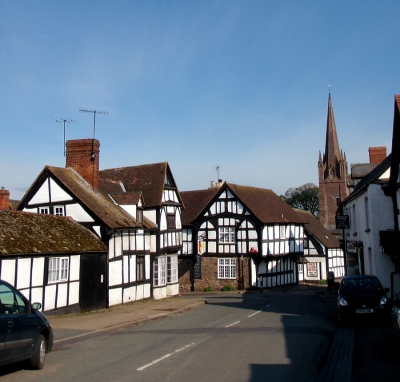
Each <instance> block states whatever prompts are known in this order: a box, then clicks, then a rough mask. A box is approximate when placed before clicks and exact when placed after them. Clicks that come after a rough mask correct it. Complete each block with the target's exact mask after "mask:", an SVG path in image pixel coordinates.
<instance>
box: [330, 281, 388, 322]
mask: <svg viewBox="0 0 400 382" xmlns="http://www.w3.org/2000/svg"><path fill="white" fill-rule="evenodd" d="M387 292H389V288H383V287H382V284H381V283H380V281H379V279H378V278H377V277H376V276H372V275H355V276H345V277H343V279H342V281H341V283H340V286H339V290H338V300H337V306H338V310H339V321H340V322H341V323H346V322H348V321H350V320H358V319H361V318H362V317H377V316H379V317H380V318H381V319H385V317H387V318H389V316H390V304H389V299H388V297H387V296H386V293H387Z"/></svg>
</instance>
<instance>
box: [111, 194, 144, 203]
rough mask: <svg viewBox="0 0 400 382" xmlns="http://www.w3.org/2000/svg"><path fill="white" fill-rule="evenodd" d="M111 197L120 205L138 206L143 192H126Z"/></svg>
mask: <svg viewBox="0 0 400 382" xmlns="http://www.w3.org/2000/svg"><path fill="white" fill-rule="evenodd" d="M110 195H111V197H112V198H113V199H114V200H115V201H116V202H117V203H118V204H119V205H120V206H123V205H137V204H138V203H139V200H140V196H141V195H142V193H141V192H126V193H120V194H110Z"/></svg>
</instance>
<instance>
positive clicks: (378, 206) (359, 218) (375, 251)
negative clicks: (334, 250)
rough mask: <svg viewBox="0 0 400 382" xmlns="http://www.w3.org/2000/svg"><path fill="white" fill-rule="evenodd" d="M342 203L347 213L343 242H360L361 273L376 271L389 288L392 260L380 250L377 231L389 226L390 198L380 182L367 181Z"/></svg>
mask: <svg viewBox="0 0 400 382" xmlns="http://www.w3.org/2000/svg"><path fill="white" fill-rule="evenodd" d="M366 198H367V199H366ZM353 206H354V207H353ZM345 207H346V208H347V210H345V211H344V212H345V213H346V212H347V213H348V214H349V215H350V229H349V230H345V238H346V242H349V241H350V242H351V241H358V242H362V243H363V252H364V270H365V273H366V274H374V275H376V276H377V277H378V278H379V279H380V280H381V282H382V284H383V286H384V287H385V288H390V273H391V272H393V271H394V264H393V263H392V261H391V259H390V256H388V255H385V254H384V253H383V252H382V247H381V246H380V238H379V231H384V230H388V229H393V221H394V220H393V205H392V200H391V198H390V197H387V196H385V195H384V193H383V191H382V189H381V185H379V184H371V185H369V187H368V189H367V190H366V192H364V193H363V194H360V195H358V196H357V197H356V198H355V199H353V200H351V201H349V202H348V203H346V205H345Z"/></svg>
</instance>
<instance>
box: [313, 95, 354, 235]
mask: <svg viewBox="0 0 400 382" xmlns="http://www.w3.org/2000/svg"><path fill="white" fill-rule="evenodd" d="M347 175H348V167H347V162H346V154H345V153H343V151H342V150H340V148H339V141H338V137H337V131H336V124H335V116H334V114H333V107H332V99H331V93H330V91H329V97H328V116H327V121H326V140H325V153H324V154H323V156H322V158H321V152H320V153H319V158H318V177H319V218H320V222H321V223H322V224H323V225H324V226H325V227H326V228H327V229H329V230H330V231H332V232H333V231H334V229H335V215H336V212H337V201H338V200H343V199H344V198H345V197H346V196H348V194H349V192H348V187H347Z"/></svg>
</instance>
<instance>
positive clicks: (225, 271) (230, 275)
mask: <svg viewBox="0 0 400 382" xmlns="http://www.w3.org/2000/svg"><path fill="white" fill-rule="evenodd" d="M218 278H219V279H236V259H218Z"/></svg>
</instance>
